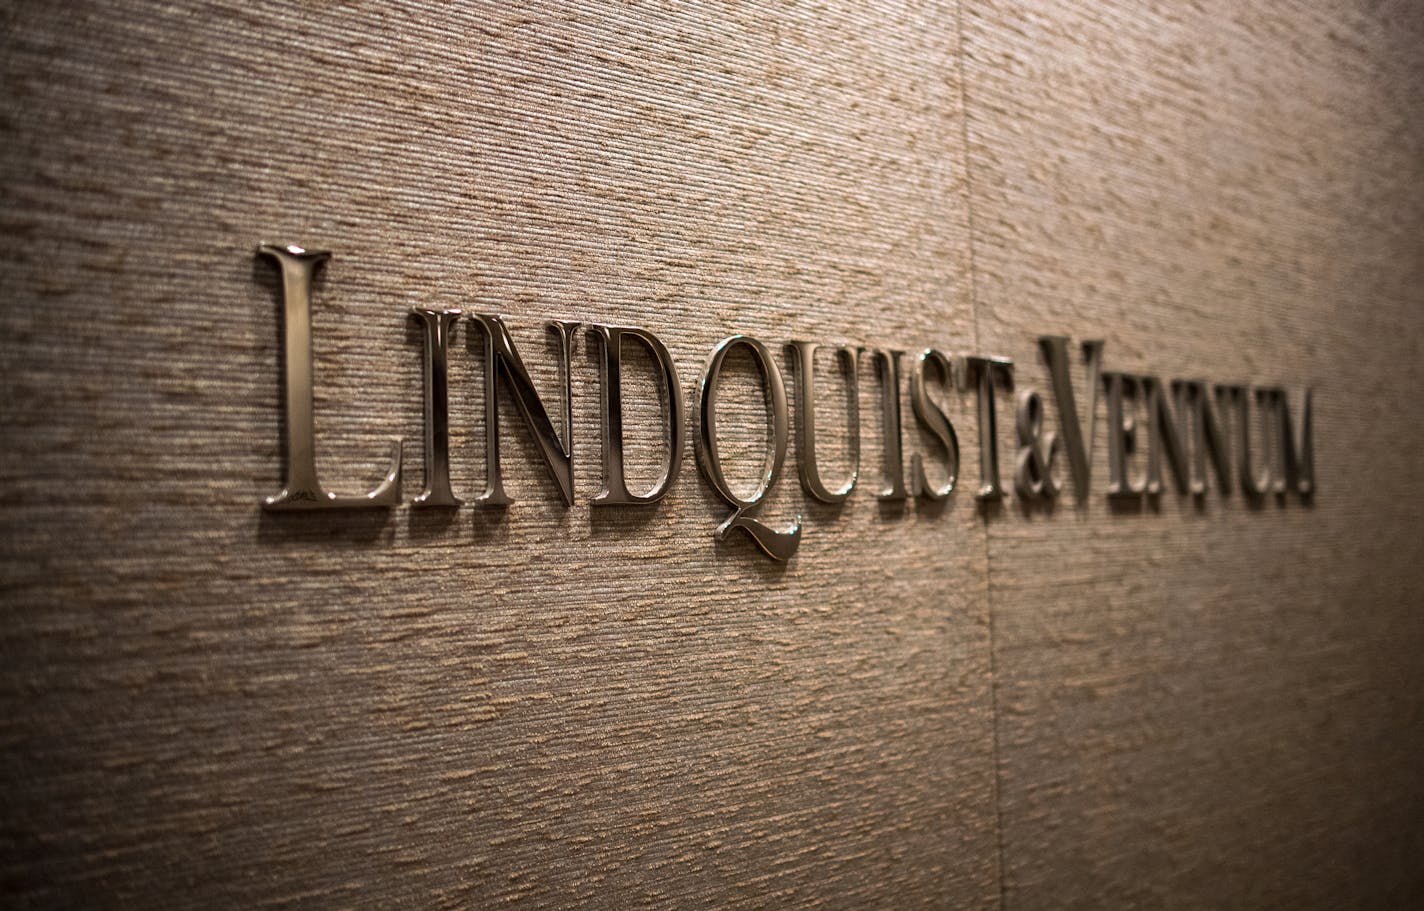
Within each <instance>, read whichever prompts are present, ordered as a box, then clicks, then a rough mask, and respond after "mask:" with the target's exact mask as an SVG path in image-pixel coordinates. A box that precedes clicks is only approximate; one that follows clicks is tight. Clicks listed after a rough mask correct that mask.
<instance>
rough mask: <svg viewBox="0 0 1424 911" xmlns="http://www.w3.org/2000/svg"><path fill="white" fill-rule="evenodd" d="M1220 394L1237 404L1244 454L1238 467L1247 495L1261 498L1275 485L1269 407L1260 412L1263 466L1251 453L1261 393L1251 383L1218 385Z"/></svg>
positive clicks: (1242, 453)
mask: <svg viewBox="0 0 1424 911" xmlns="http://www.w3.org/2000/svg"><path fill="white" fill-rule="evenodd" d="M1216 390H1217V394H1218V395H1221V396H1224V397H1225V398H1226V399H1228V400H1229V401H1230V402H1231V403H1232V404H1233V406H1234V407H1235V408H1236V431H1237V434H1238V435H1239V436H1240V438H1241V449H1240V453H1241V456H1240V458H1239V459H1238V461H1237V471H1238V473H1239V476H1240V478H1241V489H1242V490H1243V491H1245V493H1246V495H1247V496H1250V497H1253V498H1256V499H1259V498H1261V497H1263V496H1265V495H1266V494H1267V493H1269V492H1270V489H1271V457H1270V448H1271V426H1270V420H1271V417H1270V411H1269V409H1260V408H1258V409H1257V410H1258V411H1259V412H1260V422H1261V446H1262V449H1263V450H1264V452H1263V458H1262V459H1261V467H1260V468H1259V469H1258V468H1257V467H1256V461H1255V459H1254V458H1252V456H1251V400H1252V399H1253V398H1259V397H1260V396H1259V393H1257V394H1256V395H1253V394H1252V393H1253V391H1254V390H1252V389H1251V388H1250V387H1247V386H1217V387H1216Z"/></svg>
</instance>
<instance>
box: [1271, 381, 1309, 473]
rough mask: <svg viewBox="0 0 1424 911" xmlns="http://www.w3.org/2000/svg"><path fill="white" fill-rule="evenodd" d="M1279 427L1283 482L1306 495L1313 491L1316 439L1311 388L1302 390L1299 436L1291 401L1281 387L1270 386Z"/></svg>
mask: <svg viewBox="0 0 1424 911" xmlns="http://www.w3.org/2000/svg"><path fill="white" fill-rule="evenodd" d="M1270 395H1271V403H1272V408H1273V409H1274V411H1275V413H1276V418H1277V425H1278V428H1279V431H1280V446H1279V450H1278V451H1279V452H1280V454H1281V462H1282V465H1281V469H1282V471H1281V477H1282V478H1283V479H1284V481H1285V486H1286V487H1288V488H1289V489H1291V490H1293V491H1295V492H1296V493H1298V494H1300V495H1301V496H1302V497H1308V496H1310V495H1311V494H1313V493H1314V492H1315V442H1314V440H1313V439H1312V436H1311V426H1310V424H1311V421H1310V390H1309V389H1307V390H1305V396H1304V399H1303V400H1302V402H1301V410H1300V438H1299V439H1298V440H1297V438H1296V435H1295V433H1294V430H1293V428H1292V426H1291V424H1292V422H1291V415H1290V402H1289V401H1288V399H1287V396H1286V391H1285V390H1284V389H1279V388H1275V389H1272V390H1270Z"/></svg>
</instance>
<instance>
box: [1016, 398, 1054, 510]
mask: <svg viewBox="0 0 1424 911" xmlns="http://www.w3.org/2000/svg"><path fill="white" fill-rule="evenodd" d="M1014 423H1015V425H1016V427H1017V429H1018V435H1019V444H1020V445H1019V453H1018V458H1017V459H1016V460H1015V463H1014V490H1016V491H1017V492H1018V495H1019V498H1020V499H1024V500H1040V499H1052V498H1053V497H1056V496H1058V494H1059V492H1060V491H1062V490H1063V481H1062V479H1061V478H1058V477H1056V476H1055V475H1054V473H1053V466H1054V462H1055V461H1056V460H1057V458H1058V454H1059V453H1060V452H1061V451H1062V450H1063V444H1062V442H1061V441H1060V440H1059V439H1058V434H1056V433H1050V434H1044V432H1043V397H1042V396H1040V395H1039V394H1038V393H1037V392H1021V393H1019V407H1018V415H1017V417H1016V419H1015V422H1014Z"/></svg>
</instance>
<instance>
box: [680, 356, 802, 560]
mask: <svg viewBox="0 0 1424 911" xmlns="http://www.w3.org/2000/svg"><path fill="white" fill-rule="evenodd" d="M738 346H741V347H744V348H746V349H747V350H748V351H750V352H751V354H752V358H753V360H755V361H756V365H757V369H758V370H759V371H760V372H761V379H762V386H763V387H764V389H765V392H766V405H767V411H768V412H770V417H771V451H770V452H768V453H767V457H766V461H765V463H764V464H763V466H762V472H761V480H760V482H759V483H758V484H757V488H756V490H755V491H754V492H753V493H752V494H751V495H750V496H747V497H741V496H738V495H737V493H736V492H735V491H733V490H732V487H731V485H730V484H728V483H727V478H726V475H724V474H723V473H722V458H721V455H720V454H719V452H718V450H717V395H718V383H717V381H718V379H719V378H720V377H721V374H722V364H723V362H724V361H725V360H726V358H727V354H728V353H729V352H731V351H732V350H733V349H734V348H736V347H738ZM700 388H701V395H700V397H699V398H700V404H699V408H698V437H697V462H698V464H699V465H700V466H701V468H702V473H703V475H705V476H706V478H707V482H708V483H709V484H711V485H712V489H713V490H715V491H716V492H717V494H718V495H719V496H721V497H722V499H724V500H726V501H727V503H729V504H730V505H731V506H732V507H733V508H734V511H733V513H732V514H731V515H730V516H729V517H728V518H727V520H726V521H725V522H723V523H722V524H721V525H719V526H718V527H717V537H718V538H719V539H723V538H726V536H727V535H728V534H730V533H731V532H732V531H733V530H735V529H741V530H742V531H744V532H745V533H746V534H747V535H749V536H750V537H751V539H752V540H753V541H754V542H756V545H757V546H758V547H760V548H761V549H762V550H763V551H764V552H765V553H766V554H767V556H769V557H771V558H772V559H774V560H782V561H785V560H789V559H791V556H792V554H794V553H796V548H797V547H798V546H800V544H801V517H800V516H797V517H796V522H795V524H794V525H793V526H792V527H791V528H790V529H788V530H786V531H777V530H776V529H773V528H771V527H769V526H767V525H764V524H762V523H761V522H759V521H758V520H756V519H753V518H752V517H751V516H749V515H748V512H750V511H751V510H752V509H753V508H755V507H756V506H757V505H758V504H759V503H761V501H762V500H763V499H764V498H765V497H766V494H767V492H768V491H770V490H771V488H772V485H773V484H775V483H776V479H777V476H778V475H779V474H780V473H781V466H782V464H783V463H784V462H785V461H786V444H787V438H788V436H789V424H790V417H789V415H788V412H787V407H786V386H785V384H784V382H783V381H782V378H781V371H780V370H779V369H778V368H777V366H776V361H775V359H773V358H772V356H771V352H770V351H768V350H767V348H766V346H765V345H763V344H762V343H761V342H759V341H757V340H756V339H754V338H752V337H750V336H746V335H733V336H731V337H730V338H726V339H723V340H722V342H721V343H719V344H718V345H717V347H716V348H714V349H712V356H711V357H710V358H708V360H707V367H706V368H705V369H704V370H703V372H702V383H701V387H700Z"/></svg>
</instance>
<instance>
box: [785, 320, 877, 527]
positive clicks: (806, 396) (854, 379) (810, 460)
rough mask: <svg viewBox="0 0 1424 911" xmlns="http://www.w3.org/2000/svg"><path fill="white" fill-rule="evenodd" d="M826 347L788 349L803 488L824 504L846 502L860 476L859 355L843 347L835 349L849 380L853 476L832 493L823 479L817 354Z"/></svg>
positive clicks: (806, 344) (797, 344)
mask: <svg viewBox="0 0 1424 911" xmlns="http://www.w3.org/2000/svg"><path fill="white" fill-rule="evenodd" d="M823 347H825V346H824V345H818V344H816V343H815V342H790V343H788V344H787V346H786V350H787V353H789V354H790V355H791V367H792V373H793V374H794V378H795V382H796V451H797V453H798V454H799V455H800V460H799V464H800V475H801V486H802V487H804V488H805V489H806V492H807V493H809V494H810V495H811V496H813V497H815V498H816V499H818V500H820V501H821V502H822V503H844V502H845V500H846V498H847V497H849V496H850V493H851V491H852V490H854V489H855V483H856V479H857V478H858V477H859V475H860V384H859V376H858V374H859V364H858V360H859V358H858V354H859V352H858V351H857V349H855V348H850V347H847V346H844V345H842V346H839V347H837V348H836V349H835V350H836V357H837V359H838V360H839V361H840V362H841V368H842V370H843V371H844V373H845V379H846V390H847V391H846V395H847V402H846V408H847V428H846V429H847V432H848V433H849V435H850V476H849V477H848V478H847V479H846V480H845V481H844V482H842V483H841V485H840V486H839V487H837V488H836V489H834V490H832V489H831V488H830V487H828V486H827V485H826V482H825V480H824V479H822V477H821V463H820V461H819V460H818V459H817V458H816V378H815V373H816V352H817V351H818V350H820V349H821V348H823Z"/></svg>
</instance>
